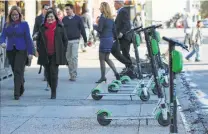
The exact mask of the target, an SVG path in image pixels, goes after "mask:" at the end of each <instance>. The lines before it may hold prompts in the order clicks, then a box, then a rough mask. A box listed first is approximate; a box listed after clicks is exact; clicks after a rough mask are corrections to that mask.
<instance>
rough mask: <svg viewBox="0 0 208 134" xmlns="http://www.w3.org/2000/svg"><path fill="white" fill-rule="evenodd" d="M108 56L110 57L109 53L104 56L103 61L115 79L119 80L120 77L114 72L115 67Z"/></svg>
mask: <svg viewBox="0 0 208 134" xmlns="http://www.w3.org/2000/svg"><path fill="white" fill-rule="evenodd" d="M109 56H110V53H106V54H105V61H106V62H107V64H108V66H109V67H110V68H111V69H112V70H113V72H114V74H115V76H116V79H117V80H119V79H120V76H119V74H118V72H117V70H116V67H115V65H114V63H113V62H112V60H110V58H109Z"/></svg>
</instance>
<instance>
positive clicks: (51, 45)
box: [44, 21, 57, 55]
mask: <svg viewBox="0 0 208 134" xmlns="http://www.w3.org/2000/svg"><path fill="white" fill-rule="evenodd" d="M56 24H57V22H56V21H55V22H53V23H47V22H46V23H45V24H44V25H45V27H46V28H47V29H46V31H45V37H46V46H47V50H48V54H49V55H52V54H54V52H55V42H54V38H55V29H56Z"/></svg>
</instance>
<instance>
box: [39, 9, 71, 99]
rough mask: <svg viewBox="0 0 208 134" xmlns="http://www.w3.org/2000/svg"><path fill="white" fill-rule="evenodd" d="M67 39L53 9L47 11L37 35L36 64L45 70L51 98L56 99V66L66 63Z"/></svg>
mask: <svg viewBox="0 0 208 134" xmlns="http://www.w3.org/2000/svg"><path fill="white" fill-rule="evenodd" d="M67 44H68V39H67V35H66V31H65V29H64V26H63V24H62V23H61V22H60V21H59V19H58V17H57V15H56V14H55V12H54V11H48V12H47V14H46V17H45V21H44V24H42V25H41V27H40V30H39V32H38V37H37V51H38V55H39V57H38V64H39V65H43V66H44V67H45V70H46V72H47V81H48V84H49V86H50V88H51V99H56V88H57V85H58V67H59V65H66V63H67V60H66V49H67Z"/></svg>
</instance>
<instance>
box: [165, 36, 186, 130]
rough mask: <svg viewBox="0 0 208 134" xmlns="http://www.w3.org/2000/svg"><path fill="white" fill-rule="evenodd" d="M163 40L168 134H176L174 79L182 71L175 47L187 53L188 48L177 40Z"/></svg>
mask: <svg viewBox="0 0 208 134" xmlns="http://www.w3.org/2000/svg"><path fill="white" fill-rule="evenodd" d="M163 40H165V41H167V42H168V43H169V76H170V78H169V83H170V88H169V89H170V104H169V105H170V134H176V133H178V129H177V100H176V88H175V86H174V85H175V84H176V83H174V78H175V75H176V74H177V73H180V72H181V71H182V69H183V56H182V53H181V52H179V51H177V50H175V46H180V47H182V48H183V49H185V50H187V51H188V46H186V45H185V44H183V43H180V42H178V41H177V40H174V39H171V38H167V37H163Z"/></svg>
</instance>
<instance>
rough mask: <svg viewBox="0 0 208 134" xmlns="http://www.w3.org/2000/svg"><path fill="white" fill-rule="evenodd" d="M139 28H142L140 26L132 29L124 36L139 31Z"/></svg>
mask: <svg viewBox="0 0 208 134" xmlns="http://www.w3.org/2000/svg"><path fill="white" fill-rule="evenodd" d="M141 28H142V26H140V27H136V28H133V29H131V30H129V31H127V32H126V33H125V34H128V33H130V32H132V31H137V30H138V29H141Z"/></svg>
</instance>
